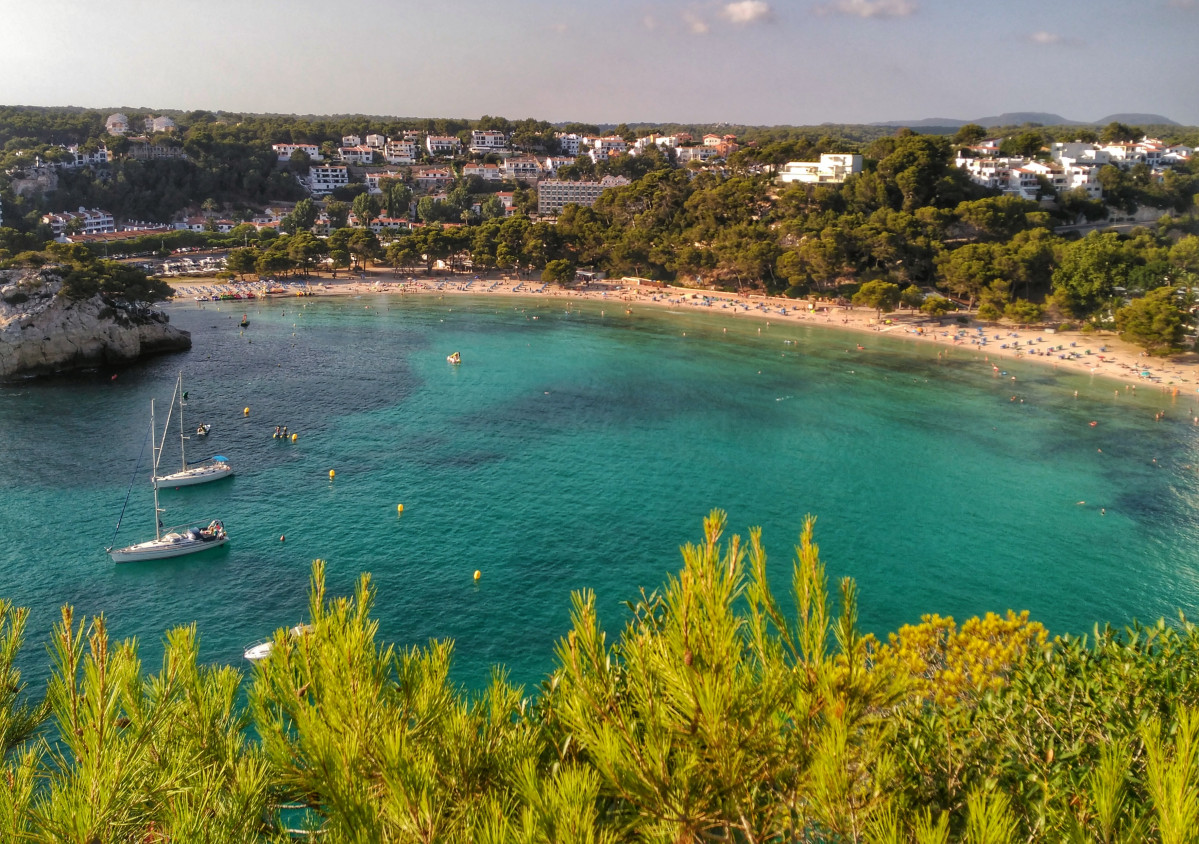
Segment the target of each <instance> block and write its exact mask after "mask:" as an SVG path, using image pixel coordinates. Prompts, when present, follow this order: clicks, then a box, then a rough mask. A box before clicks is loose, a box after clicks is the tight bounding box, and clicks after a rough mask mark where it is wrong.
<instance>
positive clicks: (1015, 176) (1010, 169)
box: [954, 150, 1103, 201]
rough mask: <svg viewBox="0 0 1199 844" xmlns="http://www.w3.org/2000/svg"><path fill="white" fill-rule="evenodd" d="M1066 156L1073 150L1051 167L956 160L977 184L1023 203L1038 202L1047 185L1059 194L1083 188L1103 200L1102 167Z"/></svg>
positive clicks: (1007, 160)
mask: <svg viewBox="0 0 1199 844" xmlns="http://www.w3.org/2000/svg"><path fill="white" fill-rule="evenodd" d="M1066 152H1070V150H1066V151H1063V154H1062V156H1061V158H1060V160H1057V161H1054V162H1052V163H1050V164H1046V163H1044V162H1042V161H1032V160H1029V159H1025V158H1019V157H1017V158H957V159H955V160H954V164H955V165H957V166H958V167H959V168H961V169H962V170H965V171H966V173H967V175H969V176H970V181H972V182H974V183H975V184H978V185H982V186H983V187H985V188H991V189H992V190H998V191H1003V192H1004V193H1007V194H1012V195H1014V196H1019V197H1021V198H1022V199H1028V200H1033V201H1035V200H1038V199H1040V198H1042V194H1043V193H1045V192H1046V191H1045V186H1046V185H1048V186H1050V187H1052V188H1053V190H1054V191H1055V192H1057V193H1064V192H1066V191H1071V190H1075V189H1078V188H1082V189H1083V190H1085V191H1086V192H1087V196H1088V197H1090V198H1091V199H1100V198H1102V196H1103V187H1102V186H1101V185H1100V184H1099V170H1100V167H1101V166H1102V165H1101V164H1099V163H1096V162H1094V161H1091V163H1088V160H1089V157H1088V158H1083V157H1079V158H1072V157H1071V156H1070V155H1067V154H1065V153H1066ZM1073 152H1075V153H1079V151H1077V150H1074V151H1073ZM1080 155H1081V154H1080ZM1101 160H1102V156H1101Z"/></svg>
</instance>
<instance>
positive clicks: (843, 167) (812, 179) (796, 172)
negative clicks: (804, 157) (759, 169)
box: [778, 152, 862, 185]
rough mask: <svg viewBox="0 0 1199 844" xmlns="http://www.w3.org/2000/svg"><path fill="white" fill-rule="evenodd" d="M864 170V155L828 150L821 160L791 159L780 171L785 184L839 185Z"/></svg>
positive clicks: (780, 176) (781, 180)
mask: <svg viewBox="0 0 1199 844" xmlns="http://www.w3.org/2000/svg"><path fill="white" fill-rule="evenodd" d="M861 172H862V156H860V155H851V154H849V153H840V152H826V153H824V154H822V155H821V156H820V160H819V161H789V162H787V163H786V164H784V165H783V167H782V170H780V171H779V176H778V180H779V181H780V182H782V183H783V184H785V185H786V184H791V183H792V182H801V183H803V184H807V185H839V184H841V183H842V182H844V181H845V180H846V179H847V178H849V177H850V176H852V175H853V174H854V173H861Z"/></svg>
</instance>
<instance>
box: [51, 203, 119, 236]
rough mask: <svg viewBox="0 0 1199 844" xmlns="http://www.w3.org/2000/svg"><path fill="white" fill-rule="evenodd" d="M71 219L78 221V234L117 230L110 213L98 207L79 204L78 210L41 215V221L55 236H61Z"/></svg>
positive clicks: (69, 224)
mask: <svg viewBox="0 0 1199 844" xmlns="http://www.w3.org/2000/svg"><path fill="white" fill-rule="evenodd" d="M72 221H78V226H79V233H80V234H102V233H105V232H115V231H116V230H117V226H116V221H115V220H114V219H113V216H112V214H109V213H108V212H107V211H101V210H100V209H99V208H92V209H87V208H84V207H83V206H80V207H79V210H78V211H61V212H59V213H57V214H43V215H42V222H43V223H45V224H46V225H48V226H49V227H50V228H51V229H52V230H53V232H54V237H55V238H61V237H62V236H63V234H64V233H65V232H66V230H67V227H68V226H71V222H72Z"/></svg>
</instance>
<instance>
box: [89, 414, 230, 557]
mask: <svg viewBox="0 0 1199 844" xmlns="http://www.w3.org/2000/svg"><path fill="white" fill-rule="evenodd" d="M173 400H174V397H172V401H173ZM168 419H169V417H168ZM164 427H165V426H164ZM154 428H155V425H154V400H153V399H151V400H150V434H149V436H150V441H151V447H152V448H153V444H154ZM142 448H143V449H144V448H145V446H144V444H143V446H142ZM154 452H155V453H154V461H153V465H152V466H151V468H150V481H151V483H150V488H151V489H152V490H153V491H154V538H153V539H148V540H146V541H145V542H139V543H137V544H136V545H129V546H126V547H125V548H107V549H105V550H107V552H108V555H109V556H110V557H112V560H113V562H114V563H132V562H136V561H138V560H161V559H166V558H168V557H182V556H183V555H185V554H195V553H196V552H198V551H207V550H208V549H210V548H219V547H220V546H222V545H224V544H225V543H226V542H228V541H229V536H228V534H227V533H225V525H224V524H223V523H222V522H221V521H220V520H219V519H213V520H212V521H211V522H209V523H208V524H207V525H206V526H204V527H200V526H199V525H201V524H203V523H202V522H195V523H193V524H190V525H180V526H178V527H172V528H165V529H164V528H163V526H162V519H161V518H160V514H161V513H162V512H163V510H162V508H161V507H159V506H158V485H157V484H156V483H155V481H156V477H157V474H158V457H159V456H160V451H159V450H158V449H155V450H154ZM140 461H141V458H140V457H139V458H138V462H140ZM134 472H135V475H136V469H135V470H134ZM132 488H133V481H130V490H132ZM128 501H129V496H128V494H126V496H125V502H126V504H127V503H128ZM124 515H125V508H124V507H122V508H121V518H122V519H123V518H124ZM120 529H121V522H120V519H118V520H117V530H118V531H119V530H120ZM113 539H114V540H115V539H116V533H114V534H113Z"/></svg>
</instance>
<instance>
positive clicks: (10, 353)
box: [0, 268, 192, 381]
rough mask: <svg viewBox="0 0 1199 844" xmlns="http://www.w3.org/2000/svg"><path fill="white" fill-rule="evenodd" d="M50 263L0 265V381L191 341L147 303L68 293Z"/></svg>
mask: <svg viewBox="0 0 1199 844" xmlns="http://www.w3.org/2000/svg"><path fill="white" fill-rule="evenodd" d="M62 287H63V284H62V279H61V278H59V276H58V275H57V274H56V272H55V271H54V270H53V269H52V268H46V269H42V270H0V380H5V381H8V380H13V379H17V378H25V377H29V376H32V375H45V374H49V373H52V372H66V371H70V370H74V369H87V368H90V367H95V366H103V365H114V364H123V363H131V362H133V361H135V360H137V359H138V358H141V357H144V356H146V355H152V354H158V353H161V352H174V351H182V350H185V349H190V348H191V344H192V341H191V334H190V333H189V332H187V331H182V330H180V329H178V328H175V327H174V326H172V325H170V322H169V317H168V316H167V315H166V314H164V313H163V312H162V311H158V310H155V309H154V308H152V307H150V306H149V305H148V304H146V303H130V302H123V301H120V300H117V299H114V298H112V297H109V296H106V295H105V294H102V293H101V294H97V295H95V296H92V297H90V298H87V299H81V300H71V299H70V298H68V297H67V296H66V295H64V294H63V291H62Z"/></svg>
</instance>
